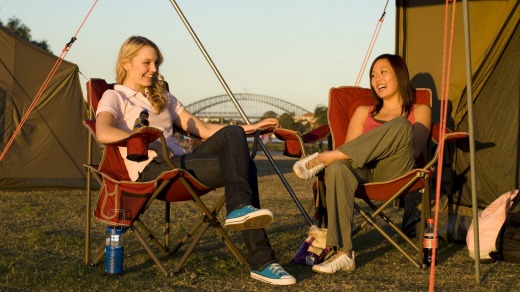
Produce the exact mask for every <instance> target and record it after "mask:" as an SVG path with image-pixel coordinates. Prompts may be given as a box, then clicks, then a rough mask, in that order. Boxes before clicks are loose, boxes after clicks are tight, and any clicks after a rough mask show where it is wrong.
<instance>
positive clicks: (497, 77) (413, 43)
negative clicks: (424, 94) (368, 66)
mask: <svg viewBox="0 0 520 292" xmlns="http://www.w3.org/2000/svg"><path fill="white" fill-rule="evenodd" d="M468 3H469V6H468V7H469V9H468V11H469V32H470V41H471V42H470V44H471V45H470V49H471V67H472V72H471V76H472V83H473V86H472V88H473V90H472V92H473V94H472V96H473V101H472V102H473V109H474V110H473V115H474V116H473V121H470V120H469V118H468V112H467V106H466V105H467V104H466V103H467V88H466V86H467V82H466V73H465V70H466V53H465V34H464V17H463V6H462V4H463V3H462V2H460V1H457V2H456V5H457V6H456V15H455V17H456V18H455V19H456V23H455V26H454V27H455V29H454V38H453V56H452V59H451V77H450V79H449V90H448V98H449V104H450V105H451V106H450V107H449V108H450V109H451V112H449V113H448V119H449V121H448V126H450V124H451V126H452V127H453V128H457V129H460V130H465V131H467V130H468V128H469V125H470V123H473V125H474V139H475V157H476V163H475V175H476V185H477V188H476V190H475V191H476V195H477V199H478V207H479V208H484V207H485V206H487V205H489V204H490V203H491V202H492V201H493V200H495V199H496V198H497V197H499V196H500V195H501V194H502V193H505V192H507V191H510V190H512V189H515V188H518V181H519V167H520V166H519V156H520V150H519V148H518V136H519V131H520V130H519V125H520V120H519V112H520V104H519V99H520V69H519V68H520V58H518V56H519V55H520V28H519V22H520V3H519V1H518V0H504V1H492V0H489V1H486V0H479V1H469V2H468ZM445 9H446V7H445V1H439V0H428V1H404V0H397V10H396V51H397V53H398V54H400V55H401V56H403V57H404V58H405V60H406V62H407V64H408V66H409V69H410V75H411V77H412V80H413V84H414V86H416V87H429V88H431V89H432V90H433V93H434V100H436V101H438V100H439V98H440V95H441V82H442V60H443V43H444V29H445V28H444V21H445V16H444V14H445ZM449 11H450V12H451V6H450V9H449ZM449 17H451V16H449ZM448 20H450V19H448ZM448 33H449V31H448ZM433 112H434V116H437V117H438V112H439V108H438V104H436V105H435V104H434V107H433ZM458 146H459V147H457V149H456V150H455V151H454V153H455V155H454V157H453V162H454V163H453V164H454V166H455V167H454V179H453V181H454V183H453V185H452V187H453V189H452V190H450V191H447V193H448V192H449V193H451V196H448V197H443V199H445V200H444V201H443V204H442V205H441V209H440V216H439V218H440V219H439V222H440V223H439V225H444V226H445V227H446V229H447V230H444V232H445V233H447V235H446V236H447V237H449V238H450V239H454V240H465V235H466V232H467V227H468V226H467V225H468V224H469V222H471V215H472V213H471V206H472V198H471V191H472V190H471V179H470V167H469V165H470V160H469V159H470V156H469V150H468V148H467V145H463V144H461V145H458ZM446 223H448V224H446Z"/></svg>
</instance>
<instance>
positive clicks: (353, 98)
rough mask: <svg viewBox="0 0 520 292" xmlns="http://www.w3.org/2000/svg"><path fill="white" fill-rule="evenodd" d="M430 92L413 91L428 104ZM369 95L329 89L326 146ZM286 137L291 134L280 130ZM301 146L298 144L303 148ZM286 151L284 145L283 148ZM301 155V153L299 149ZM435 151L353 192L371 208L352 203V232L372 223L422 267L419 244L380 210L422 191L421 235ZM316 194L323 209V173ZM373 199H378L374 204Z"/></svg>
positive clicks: (434, 136) (340, 135) (339, 137)
mask: <svg viewBox="0 0 520 292" xmlns="http://www.w3.org/2000/svg"><path fill="white" fill-rule="evenodd" d="M431 99H432V94H431V91H430V90H429V89H417V90H416V103H423V104H427V105H429V106H431ZM371 104H372V97H371V92H370V90H369V89H367V88H361V87H346V86H345V87H338V88H332V89H330V92H329V108H328V119H329V127H330V135H331V140H332V145H329V146H330V149H335V148H337V147H339V146H340V145H341V144H342V143H343V142H344V141H345V137H346V133H347V129H348V125H349V123H350V118H351V117H352V115H353V114H354V112H355V110H356V108H357V107H358V106H360V105H371ZM281 131H284V130H283V129H279V130H278V129H277V130H275V135H276V134H277V133H278V135H277V137H280V138H282V139H283V136H282V135H281V134H280V132H281ZM439 133H440V129H439V125H438V124H433V126H432V129H431V140H432V142H434V143H436V142H437V141H440V139H439ZM284 134H285V136H286V137H288V136H291V135H289V134H287V133H284ZM466 137H468V134H467V133H465V132H449V131H446V134H445V137H444V139H445V140H444V141H446V142H451V141H455V140H457V139H462V138H466ZM291 140H292V141H293V143H294V141H297V140H298V138H297V137H294V136H293V137H291ZM304 146H305V145H303V144H300V147H301V148H303V147H304ZM286 150H287V148H286ZM302 154H304V152H302ZM437 155H438V152H437V150H436V151H435V152H434V153H433V154H431V155H429V156H430V160H429V161H428V162H425V160H424V159H419V160H417V162H416V165H417V166H416V168H414V169H413V170H411V171H409V172H408V173H406V174H404V175H402V176H400V177H397V178H395V179H393V180H391V181H385V182H373V183H366V184H361V185H360V186H359V187H358V189H357V191H356V194H355V196H356V198H358V199H361V200H362V201H364V202H365V203H366V204H367V205H368V206H369V207H370V209H371V211H372V212H370V211H365V210H364V209H363V208H361V207H360V205H359V204H358V203H357V202H355V204H354V208H355V209H356V210H357V211H358V212H359V213H360V214H361V216H362V218H363V219H364V220H365V221H364V222H363V223H362V224H360V225H358V226H357V227H356V228H354V229H353V235H355V234H357V233H358V232H359V231H360V230H361V229H362V228H363V227H364V226H365V225H366V224H367V223H368V224H370V225H372V226H373V227H374V228H375V229H376V230H377V231H378V232H379V233H380V234H381V235H382V236H383V237H384V238H385V239H386V240H388V241H389V242H390V243H391V244H392V245H393V246H394V247H395V248H396V249H397V250H399V252H401V253H402V254H403V255H404V256H405V257H406V258H407V259H408V260H409V261H410V262H411V263H412V264H413V265H415V266H416V267H423V263H422V258H423V257H422V246H420V244H421V243H419V245H416V244H414V242H413V241H412V240H411V239H410V238H409V237H408V236H407V235H406V234H405V233H404V232H403V231H401V229H400V228H399V227H398V226H397V225H396V224H395V223H393V222H392V220H390V218H389V217H388V216H386V215H385V214H384V213H383V211H384V210H385V209H386V208H387V207H388V206H389V205H391V204H394V205H395V204H397V203H398V201H399V199H401V198H404V197H405V196H407V195H412V196H413V195H417V192H418V191H420V192H421V193H422V198H421V199H422V204H421V205H422V208H421V220H420V225H419V231H418V236H419V238H421V237H422V235H423V233H424V227H425V222H426V219H427V218H429V217H430V209H431V207H430V193H429V192H430V181H431V180H432V178H433V177H434V175H435V168H436V163H437V159H438V157H437ZM316 184H317V185H318V193H319V195H318V196H317V200H319V203H317V206H318V208H323V209H325V208H326V204H325V199H324V198H325V195H326V192H325V188H324V186H323V184H324V183H323V174H321V175H318V176H317V183H315V185H316ZM373 201H378V202H381V204H380V205H379V206H377V205H376V204H375V203H374V202H373ZM320 213H321V214H322V215H323V214H326V212H325V211H322V212H320ZM376 217H381V218H383V220H384V221H385V222H386V223H387V224H388V225H389V226H390V227H391V228H392V229H393V230H394V231H395V233H397V234H398V235H399V236H400V237H401V238H402V239H404V240H405V241H406V242H407V243H408V244H409V245H410V246H411V247H412V248H413V249H414V250H415V251H416V252H417V258H415V259H414V258H413V257H412V256H411V255H410V254H409V253H408V252H406V251H405V250H404V249H403V248H402V247H401V246H400V245H399V244H398V243H397V242H396V241H395V240H394V239H393V238H392V237H391V236H390V235H389V234H388V233H387V232H386V231H385V230H383V228H382V227H381V226H380V225H379V223H378V222H377V221H376ZM321 223H324V224H325V225H326V217H325V218H320V224H321Z"/></svg>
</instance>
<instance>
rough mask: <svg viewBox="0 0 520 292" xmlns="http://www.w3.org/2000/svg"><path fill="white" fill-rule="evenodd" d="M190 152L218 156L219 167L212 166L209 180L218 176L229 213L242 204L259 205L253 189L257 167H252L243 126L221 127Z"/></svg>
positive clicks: (255, 182) (252, 163)
mask: <svg viewBox="0 0 520 292" xmlns="http://www.w3.org/2000/svg"><path fill="white" fill-rule="evenodd" d="M193 153H194V154H197V155H199V154H203V153H204V154H215V155H217V157H218V161H219V163H218V170H216V169H214V168H212V169H211V171H212V175H213V179H212V180H213V181H214V180H215V179H216V178H215V177H218V176H219V177H220V179H221V182H222V183H223V186H224V188H225V194H226V208H227V210H228V213H229V212H231V211H233V210H235V209H236V208H238V207H240V206H243V205H253V206H254V207H256V208H260V202H259V200H258V193H256V194H255V193H254V192H253V187H255V186H256V185H257V178H256V167H254V166H252V165H254V162H253V161H252V160H251V159H250V156H249V147H248V145H247V140H246V135H245V133H244V130H243V129H242V127H239V126H227V127H224V128H222V129H220V130H219V131H217V132H216V133H215V134H214V135H213V136H211V137H210V138H209V139H208V140H207V141H205V142H204V143H202V144H201V145H200V146H198V147H197V148H196V149H195V150H194V151H193ZM253 170H254V173H252V171H253ZM208 179H210V178H209V177H208Z"/></svg>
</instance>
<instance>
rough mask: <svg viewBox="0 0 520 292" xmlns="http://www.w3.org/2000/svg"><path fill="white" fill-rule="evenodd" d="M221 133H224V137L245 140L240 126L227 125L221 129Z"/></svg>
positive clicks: (244, 134)
mask: <svg viewBox="0 0 520 292" xmlns="http://www.w3.org/2000/svg"><path fill="white" fill-rule="evenodd" d="M221 131H222V132H224V133H226V135H228V136H232V137H234V138H237V139H245V137H246V133H245V132H244V128H242V127H241V126H236V125H229V126H225V127H224V128H222V129H221Z"/></svg>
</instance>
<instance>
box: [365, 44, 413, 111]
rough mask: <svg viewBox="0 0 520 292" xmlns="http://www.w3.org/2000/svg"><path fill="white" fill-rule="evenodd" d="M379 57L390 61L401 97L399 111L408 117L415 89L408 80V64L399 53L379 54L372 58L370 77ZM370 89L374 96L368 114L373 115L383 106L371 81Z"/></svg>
mask: <svg viewBox="0 0 520 292" xmlns="http://www.w3.org/2000/svg"><path fill="white" fill-rule="evenodd" d="M381 59H387V60H388V62H389V63H390V66H392V69H394V73H395V77H396V78H397V84H398V90H399V94H400V95H401V98H402V99H403V106H402V109H401V113H402V114H404V116H406V117H408V115H409V114H410V112H411V110H412V106H413V103H414V101H415V89H414V88H413V87H412V83H411V82H410V74H409V73H408V66H406V63H405V61H404V60H403V58H401V56H399V55H391V54H383V55H380V56H378V57H377V58H376V59H375V60H374V62H372V66H370V71H369V72H370V79H372V70H374V65H375V63H376V62H377V61H379V60H381ZM370 91H371V92H372V97H373V98H374V108H373V110H372V112H371V113H370V114H371V115H372V116H375V115H377V114H378V113H379V111H380V110H381V108H382V107H383V99H382V98H380V97H379V96H378V95H377V93H376V91H375V89H374V87H373V86H372V82H370Z"/></svg>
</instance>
